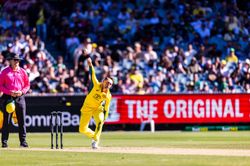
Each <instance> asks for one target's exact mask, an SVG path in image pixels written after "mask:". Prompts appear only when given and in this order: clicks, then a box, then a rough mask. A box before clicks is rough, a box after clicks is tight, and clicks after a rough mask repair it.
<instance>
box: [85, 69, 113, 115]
mask: <svg viewBox="0 0 250 166" xmlns="http://www.w3.org/2000/svg"><path fill="white" fill-rule="evenodd" d="M89 71H90V74H91V83H90V87H89V93H88V95H87V96H86V98H85V101H84V104H83V106H84V107H90V108H93V109H98V108H99V107H100V106H103V107H104V111H105V119H106V118H107V116H108V112H109V106H110V101H111V98H112V96H111V93H110V91H108V92H107V93H105V92H102V87H101V83H100V82H99V81H98V80H97V78H96V75H95V69H94V67H93V66H91V67H90V69H89Z"/></svg>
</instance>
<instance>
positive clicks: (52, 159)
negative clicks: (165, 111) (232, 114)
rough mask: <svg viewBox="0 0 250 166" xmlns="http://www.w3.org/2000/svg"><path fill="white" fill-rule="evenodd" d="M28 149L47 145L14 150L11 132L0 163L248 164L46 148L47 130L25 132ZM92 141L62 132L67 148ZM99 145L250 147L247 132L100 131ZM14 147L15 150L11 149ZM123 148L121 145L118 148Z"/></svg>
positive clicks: (245, 163) (245, 160) (245, 164)
mask: <svg viewBox="0 0 250 166" xmlns="http://www.w3.org/2000/svg"><path fill="white" fill-rule="evenodd" d="M27 141H28V143H29V146H30V148H29V149H32V148H48V149H47V151H31V150H25V151H24V150H22V149H20V150H19V149H16V148H18V147H19V142H18V135H17V134H11V135H10V138H9V143H8V144H9V148H8V149H7V150H6V149H1V150H0V163H1V166H4V165H18V166H19V165H109V166H110V165H130V166H132V165H138V166H139V165H140V166H141V165H144V166H146V165H159V166H163V165H171V166H198V165H202V166H203V165H204V166H208V165H211V166H249V165H250V157H249V156H240V157H239V156H216V155H214V156H213V155H212V156H211V155H164V154H161V155H159V154H128V153H123V150H121V152H120V153H96V152H95V151H94V150H93V152H91V150H90V152H66V151H60V150H49V148H50V134H49V133H28V135H27ZM90 143H91V141H90V140H89V139H88V138H86V137H85V136H83V135H81V134H79V133H65V134H64V146H65V149H67V148H75V147H79V148H80V147H90ZM101 146H102V147H105V148H108V147H110V148H111V147H156V148H163V149H168V148H191V149H227V150H230V149H243V150H250V132H249V131H241V132H240V131H238V132H180V131H174V132H172V131H170V132H156V133H149V132H103V134H102V140H101ZM13 148H15V150H14V149H13ZM121 149H122V148H121Z"/></svg>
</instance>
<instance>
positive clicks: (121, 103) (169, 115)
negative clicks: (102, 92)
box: [107, 94, 250, 124]
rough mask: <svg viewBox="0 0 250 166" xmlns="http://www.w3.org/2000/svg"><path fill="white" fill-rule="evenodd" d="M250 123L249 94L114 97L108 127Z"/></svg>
mask: <svg viewBox="0 0 250 166" xmlns="http://www.w3.org/2000/svg"><path fill="white" fill-rule="evenodd" d="M150 118H152V119H154V121H155V123H239V122H250V94H166V95H114V96H113V99H112V104H111V108H110V114H109V118H108V119H107V123H109V124H119V123H141V121H142V120H148V119H150Z"/></svg>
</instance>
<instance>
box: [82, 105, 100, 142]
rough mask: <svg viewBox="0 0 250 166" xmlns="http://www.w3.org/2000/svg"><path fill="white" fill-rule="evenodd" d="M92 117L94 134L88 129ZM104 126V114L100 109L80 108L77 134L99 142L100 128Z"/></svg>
mask: <svg viewBox="0 0 250 166" xmlns="http://www.w3.org/2000/svg"><path fill="white" fill-rule="evenodd" d="M92 116H93V117H94V120H95V124H96V127H95V132H94V131H93V130H91V129H90V128H89V122H90V120H91V118H92ZM103 124H104V113H103V111H101V110H100V109H98V108H96V109H93V108H90V107H87V106H82V108H81V119H80V124H79V132H80V133H82V134H85V135H86V136H87V137H89V138H92V139H94V140H95V141H99V139H100V136H101V132H102V126H103Z"/></svg>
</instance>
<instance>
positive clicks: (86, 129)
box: [79, 125, 88, 134]
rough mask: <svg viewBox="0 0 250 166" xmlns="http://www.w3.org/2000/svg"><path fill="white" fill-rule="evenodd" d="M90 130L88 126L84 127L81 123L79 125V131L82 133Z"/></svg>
mask: <svg viewBox="0 0 250 166" xmlns="http://www.w3.org/2000/svg"><path fill="white" fill-rule="evenodd" d="M87 131H88V128H87V127H82V126H81V125H80V126H79V132H80V133H82V134H86V133H87Z"/></svg>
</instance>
